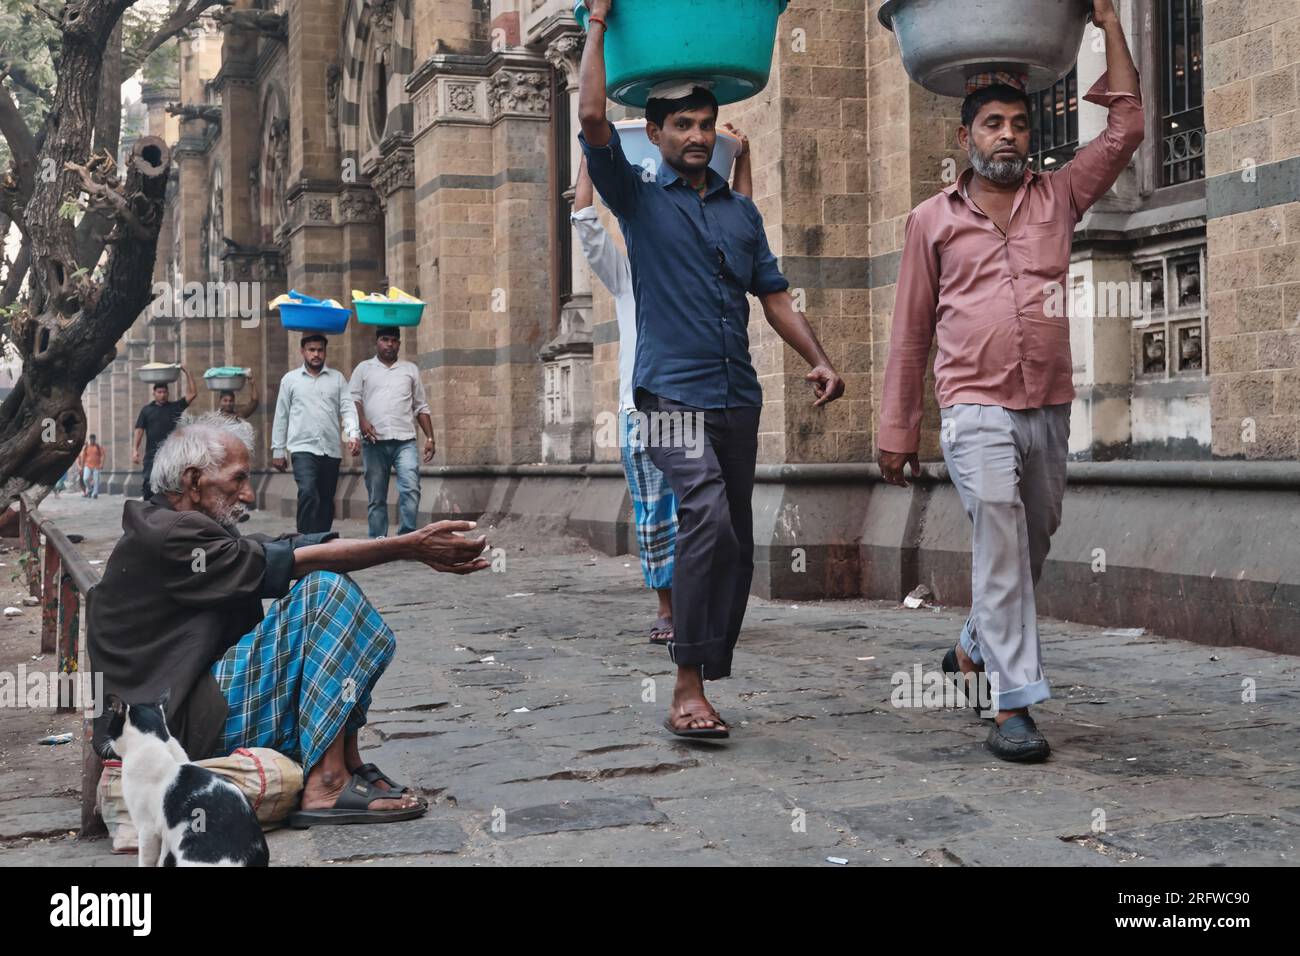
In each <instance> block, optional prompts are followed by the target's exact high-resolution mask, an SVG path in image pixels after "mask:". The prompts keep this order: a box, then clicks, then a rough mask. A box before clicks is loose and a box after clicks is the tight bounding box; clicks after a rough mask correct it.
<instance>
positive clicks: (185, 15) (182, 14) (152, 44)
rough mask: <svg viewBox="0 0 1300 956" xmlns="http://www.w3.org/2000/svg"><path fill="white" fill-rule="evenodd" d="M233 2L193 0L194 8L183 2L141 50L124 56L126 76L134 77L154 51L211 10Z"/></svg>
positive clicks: (230, 0) (227, 0)
mask: <svg viewBox="0 0 1300 956" xmlns="http://www.w3.org/2000/svg"><path fill="white" fill-rule="evenodd" d="M232 2H233V0H192V3H193V6H187V5H186V3H184V2H183V3H182V4H181V5H180V6H179V7H177V8H176V10H175V11H174V12H173V13H172V15H171V16H169V17H168V18H167V19H166V20H164V21H163V23H162V25H161V26H159V27H158V29H157V31H156V32H155V33H154V35H153V36H151V37H150V38H149V39H148V40H146V41H145V42H144V44H142V45H141V46H140V48H139V49H137V50H132V51H131V52H130V53H128V54H125V55H124V56H123V58H122V59H123V62H124V63H125V66H126V70H125V72H126V75H128V76H130V75H133V74H134V73H135V71H136V70H138V69H139V68H140V66H141V64H143V63H144V61H145V60H147V59H148V58H149V55H150V54H151V53H153V52H154V50H156V49H158V48H159V47H160V46H162V45H163V44H164V43H166V42H167V41H168V40H170V39H171V38H172V37H174V36H176V35H177V34H178V33H181V32H182V31H184V30H186V29H188V28H189V27H191V26H193V25H194V22H195V21H196V20H198V19H199V17H201V16H202V15H203V14H204V13H206V12H207V11H208V10H211V9H212V8H213V7H228V6H230V4H231V3H232Z"/></svg>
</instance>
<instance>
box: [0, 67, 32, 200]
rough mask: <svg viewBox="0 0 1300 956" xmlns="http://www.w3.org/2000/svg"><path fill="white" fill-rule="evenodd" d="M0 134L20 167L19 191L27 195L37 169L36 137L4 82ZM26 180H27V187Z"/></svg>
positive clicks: (0, 95)
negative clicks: (31, 179)
mask: <svg viewBox="0 0 1300 956" xmlns="http://www.w3.org/2000/svg"><path fill="white" fill-rule="evenodd" d="M4 76H5V74H4V73H0V81H3V80H4ZM0 135H3V136H4V138H5V142H6V143H8V144H9V152H10V153H12V154H13V159H14V165H15V166H17V167H18V188H19V191H20V193H22V194H23V195H26V192H27V191H28V190H30V189H31V182H30V177H31V176H32V175H33V174H34V173H35V171H36V137H35V136H33V135H32V131H31V130H29V129H28V128H27V122H26V121H25V120H24V119H23V114H22V113H21V112H20V111H19V109H18V104H17V103H15V102H14V98H13V96H12V94H10V92H9V90H8V89H7V88H6V87H5V85H4V83H3V82H0ZM24 181H26V188H25V189H24V185H23V184H24Z"/></svg>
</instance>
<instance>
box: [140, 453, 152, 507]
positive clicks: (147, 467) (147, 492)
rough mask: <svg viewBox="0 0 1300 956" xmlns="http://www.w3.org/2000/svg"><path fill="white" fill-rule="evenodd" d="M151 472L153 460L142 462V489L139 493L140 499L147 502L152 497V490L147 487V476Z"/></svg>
mask: <svg viewBox="0 0 1300 956" xmlns="http://www.w3.org/2000/svg"><path fill="white" fill-rule="evenodd" d="M152 472H153V459H152V458H146V459H145V460H144V488H143V489H142V490H141V492H140V497H141V498H143V499H144V500H145V501H148V500H149V499H150V498H152V497H153V488H152V487H150V485H149V475H150V474H151V473H152Z"/></svg>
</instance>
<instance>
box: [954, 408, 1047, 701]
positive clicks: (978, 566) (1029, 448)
mask: <svg viewBox="0 0 1300 956" xmlns="http://www.w3.org/2000/svg"><path fill="white" fill-rule="evenodd" d="M940 415H941V416H942V419H943V425H942V429H941V432H940V444H941V445H942V447H943V458H944V461H945V462H947V464H948V473H949V475H950V476H951V477H952V481H953V484H954V485H955V486H956V488H957V494H958V496H960V498H961V502H962V505H963V507H964V508H965V509H966V514H967V515H968V516H969V517H970V519H971V523H972V525H973V533H972V547H971V551H972V553H971V614H970V617H969V618H968V619H967V621H966V626H965V627H963V628H962V632H961V646H962V648H963V650H965V651H966V653H967V654H969V655H970V658H971V660H973V661H974V662H975V663H976V664H982V665H983V666H984V669H985V673H987V674H988V677H989V683H990V686H991V690H992V692H993V707H994V709H995V710H1014V709H1016V708H1019V707H1028V706H1029V705H1030V704H1036V703H1038V702H1039V701H1043V700H1046V699H1047V698H1048V697H1050V696H1051V688H1050V687H1049V686H1048V682H1047V678H1046V677H1044V676H1043V667H1042V657H1041V653H1040V650H1039V643H1038V615H1037V609H1036V608H1035V605H1034V585H1035V584H1037V583H1038V578H1039V575H1040V574H1042V571H1043V562H1044V561H1045V560H1046V559H1047V551H1048V548H1049V547H1050V546H1051V539H1052V535H1053V534H1054V533H1055V531H1056V529H1057V527H1059V526H1060V523H1061V502H1062V499H1063V498H1064V497H1065V459H1066V455H1067V454H1068V451H1069V440H1070V406H1069V405H1068V404H1065V405H1048V406H1045V407H1043V408H1031V409H1025V410H1023V411H1014V410H1012V409H1007V408H1003V407H1002V406H1000V405H965V404H961V405H951V406H949V407H947V408H943V409H941V410H940Z"/></svg>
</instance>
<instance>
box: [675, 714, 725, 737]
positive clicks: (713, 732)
mask: <svg viewBox="0 0 1300 956" xmlns="http://www.w3.org/2000/svg"><path fill="white" fill-rule="evenodd" d="M677 716H678V717H681V718H683V721H684V722H685V723H687V724H689V723H690V722H691V721H692V720H711V721H713V722H714V724H715V726H713V727H695V728H690V727H688V728H683V729H678V728H677V727H674V726H673V719H672V717H671V716H669V717H667V718H665V719H664V730H666V731H668V732H669V733H670V734H673V735H675V736H677V737H686V738H688V739H690V740H726V739H727V738H728V737H730V736H731V731H730V730H728V729H727V727H726V723H725V722H724V721H723V719H722V716H721V715H720V714H719V713H718V712H717V711H716V710H704V709H703V708H697V709H695V710H689V709H687V708H686V707H681V708H678V711H677ZM717 724H722V725H723V726H721V727H718V726H716V725H717Z"/></svg>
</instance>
